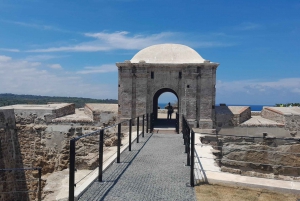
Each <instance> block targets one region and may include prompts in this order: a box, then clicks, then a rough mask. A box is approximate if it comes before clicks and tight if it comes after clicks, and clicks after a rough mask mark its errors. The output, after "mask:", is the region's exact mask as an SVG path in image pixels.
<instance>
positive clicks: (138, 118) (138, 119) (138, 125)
mask: <svg viewBox="0 0 300 201" xmlns="http://www.w3.org/2000/svg"><path fill="white" fill-rule="evenodd" d="M139 127H140V117H137V122H136V132H137V136H136V143H139V132H140V131H139Z"/></svg>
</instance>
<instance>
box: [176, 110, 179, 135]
mask: <svg viewBox="0 0 300 201" xmlns="http://www.w3.org/2000/svg"><path fill="white" fill-rule="evenodd" d="M176 132H177V133H178V134H179V114H178V113H176Z"/></svg>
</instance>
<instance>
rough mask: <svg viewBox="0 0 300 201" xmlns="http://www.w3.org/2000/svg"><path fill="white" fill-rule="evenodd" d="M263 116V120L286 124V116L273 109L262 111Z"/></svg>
mask: <svg viewBox="0 0 300 201" xmlns="http://www.w3.org/2000/svg"><path fill="white" fill-rule="evenodd" d="M261 116H262V117H263V118H266V119H270V120H273V121H276V122H277V123H281V124H284V123H285V118H284V114H283V113H282V112H279V111H276V110H273V109H272V108H263V110H262V111H261Z"/></svg>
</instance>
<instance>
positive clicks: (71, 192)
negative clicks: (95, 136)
mask: <svg viewBox="0 0 300 201" xmlns="http://www.w3.org/2000/svg"><path fill="white" fill-rule="evenodd" d="M75 143H76V141H75V140H74V139H72V140H70V167H69V201H74V199H75V198H74V192H75Z"/></svg>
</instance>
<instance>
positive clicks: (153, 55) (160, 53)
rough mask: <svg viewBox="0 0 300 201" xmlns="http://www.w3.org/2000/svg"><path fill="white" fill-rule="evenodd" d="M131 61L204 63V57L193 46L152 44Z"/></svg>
mask: <svg viewBox="0 0 300 201" xmlns="http://www.w3.org/2000/svg"><path fill="white" fill-rule="evenodd" d="M130 61H131V63H139V62H140V61H145V62H146V63H203V62H204V59H203V58H202V57H201V56H200V55H199V54H198V53H197V52H196V51H195V50H193V49H192V48H190V47H188V46H186V45H180V44H160V45H152V46H150V47H147V48H144V49H142V50H141V51H139V52H138V53H137V54H136V55H134V57H133V58H132V59H131V60H130Z"/></svg>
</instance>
